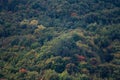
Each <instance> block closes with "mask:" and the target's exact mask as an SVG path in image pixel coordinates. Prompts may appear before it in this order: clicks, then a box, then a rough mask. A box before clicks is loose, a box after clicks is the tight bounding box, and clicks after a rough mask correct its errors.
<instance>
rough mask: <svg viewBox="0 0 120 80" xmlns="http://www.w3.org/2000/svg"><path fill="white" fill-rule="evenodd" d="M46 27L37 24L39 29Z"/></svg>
mask: <svg viewBox="0 0 120 80" xmlns="http://www.w3.org/2000/svg"><path fill="white" fill-rule="evenodd" d="M45 28H46V27H45V26H43V25H38V29H39V30H43V29H45Z"/></svg>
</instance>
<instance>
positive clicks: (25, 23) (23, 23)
mask: <svg viewBox="0 0 120 80" xmlns="http://www.w3.org/2000/svg"><path fill="white" fill-rule="evenodd" d="M28 24H29V20H27V19H24V20H23V21H21V22H20V25H28Z"/></svg>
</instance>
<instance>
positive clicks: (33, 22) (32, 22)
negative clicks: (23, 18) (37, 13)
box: [29, 20, 38, 25]
mask: <svg viewBox="0 0 120 80" xmlns="http://www.w3.org/2000/svg"><path fill="white" fill-rule="evenodd" d="M29 25H38V20H31V21H30V23H29Z"/></svg>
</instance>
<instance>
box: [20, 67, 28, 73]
mask: <svg viewBox="0 0 120 80" xmlns="http://www.w3.org/2000/svg"><path fill="white" fill-rule="evenodd" d="M19 72H21V73H27V70H26V69H25V68H21V69H20V70H19Z"/></svg>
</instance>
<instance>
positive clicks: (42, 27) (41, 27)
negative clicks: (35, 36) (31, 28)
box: [35, 25, 46, 33]
mask: <svg viewBox="0 0 120 80" xmlns="http://www.w3.org/2000/svg"><path fill="white" fill-rule="evenodd" d="M37 27H38V28H37V29H35V33H38V32H39V31H41V30H44V29H46V27H44V26H43V25H38V26H37Z"/></svg>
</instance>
